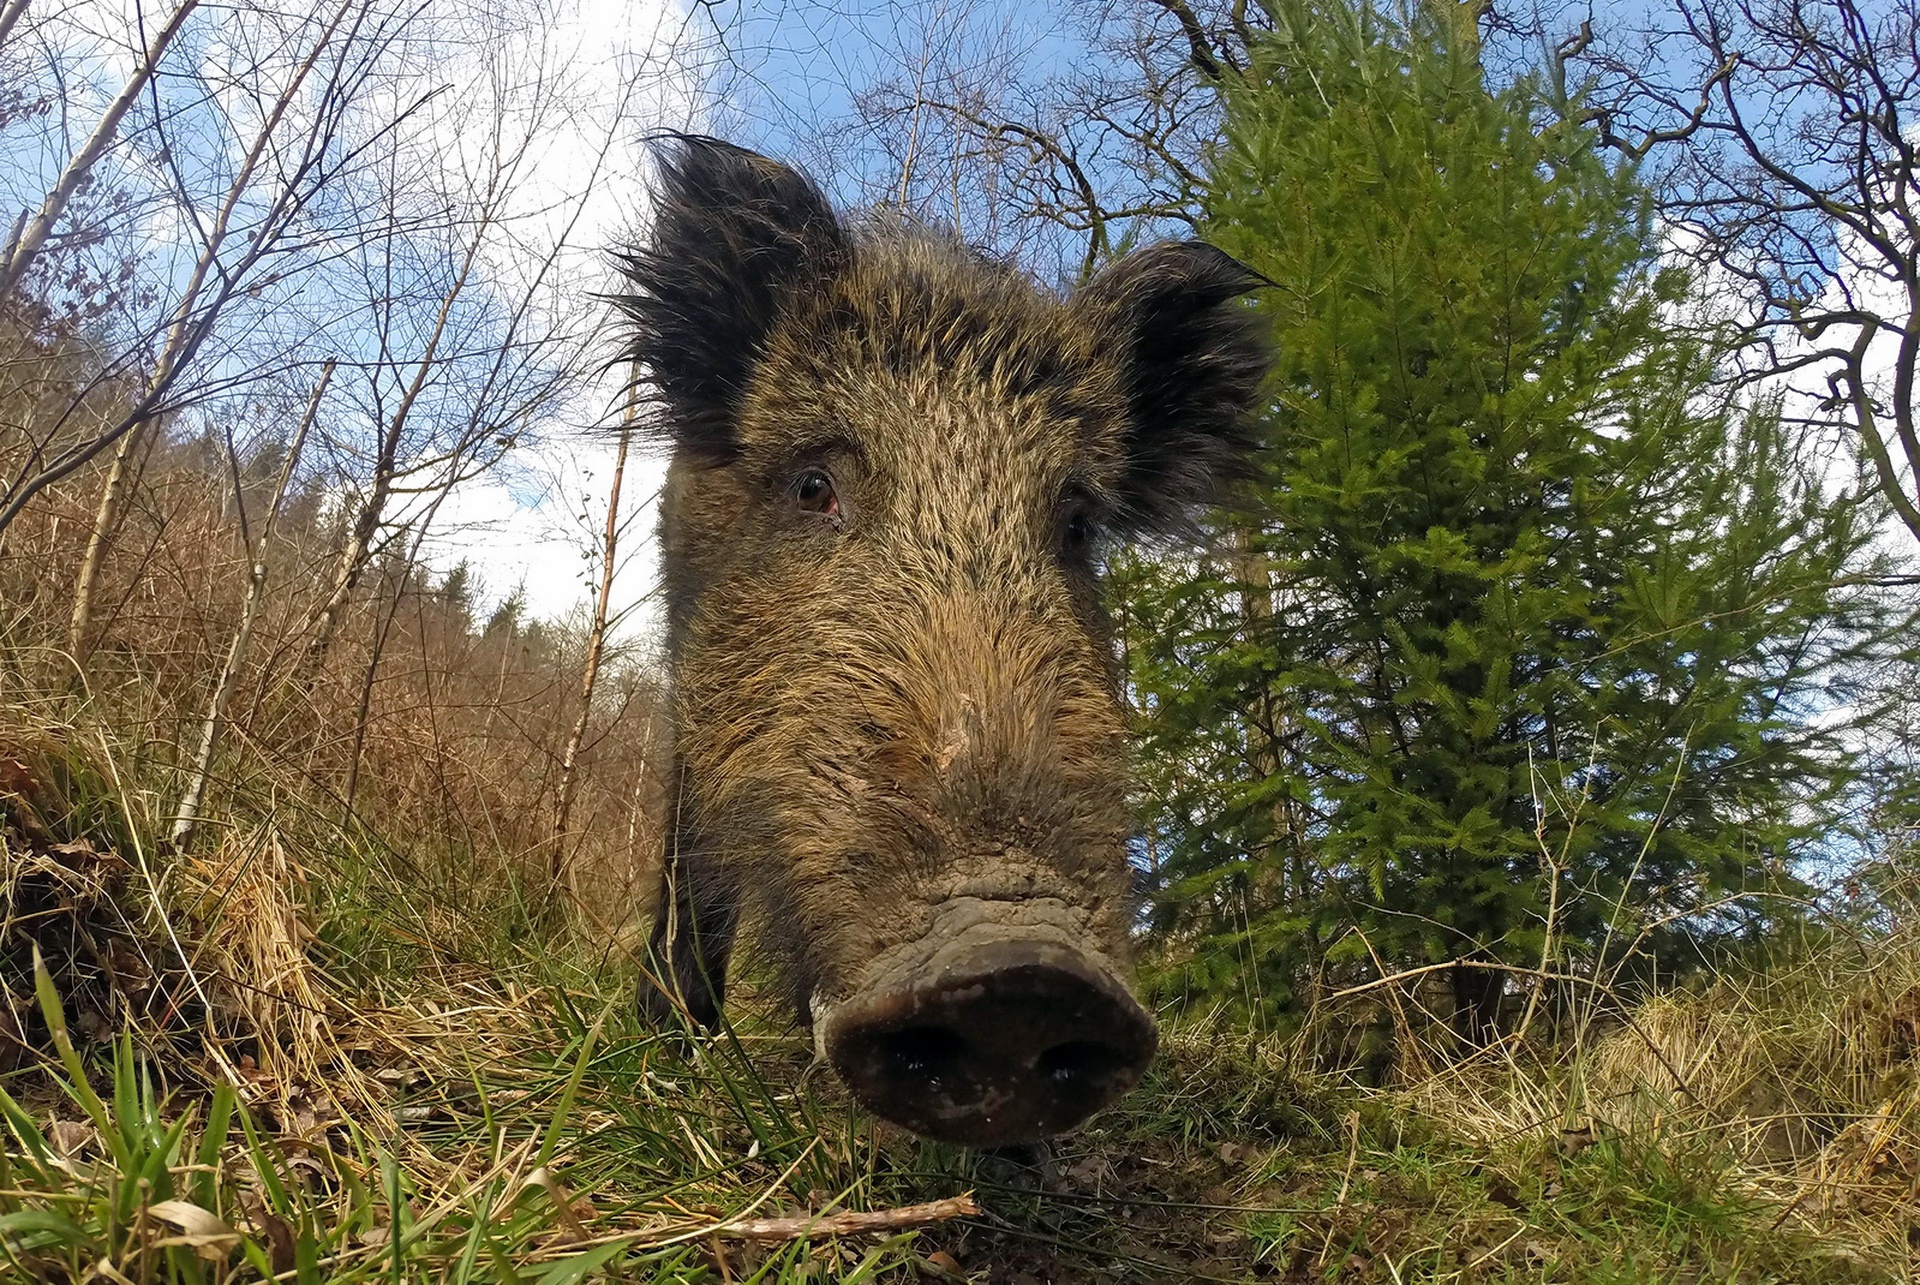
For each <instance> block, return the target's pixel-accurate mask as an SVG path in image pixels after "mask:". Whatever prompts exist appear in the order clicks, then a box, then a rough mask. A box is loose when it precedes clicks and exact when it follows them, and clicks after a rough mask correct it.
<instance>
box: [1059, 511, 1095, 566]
mask: <svg viewBox="0 0 1920 1285" xmlns="http://www.w3.org/2000/svg"><path fill="white" fill-rule="evenodd" d="M1092 541H1093V519H1092V518H1090V517H1088V516H1087V511H1086V510H1085V509H1083V508H1080V507H1078V506H1076V507H1074V508H1073V509H1070V510H1068V512H1067V520H1066V521H1065V522H1064V523H1062V524H1061V527H1060V549H1061V552H1063V553H1067V554H1071V555H1074V556H1079V555H1081V554H1084V553H1085V552H1086V550H1087V545H1088V544H1090V543H1091V542H1092Z"/></svg>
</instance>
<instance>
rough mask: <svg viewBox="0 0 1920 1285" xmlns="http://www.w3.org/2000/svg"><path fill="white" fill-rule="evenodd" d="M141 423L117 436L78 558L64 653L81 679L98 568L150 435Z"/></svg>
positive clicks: (89, 640) (90, 649)
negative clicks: (118, 447)
mask: <svg viewBox="0 0 1920 1285" xmlns="http://www.w3.org/2000/svg"><path fill="white" fill-rule="evenodd" d="M146 430H147V425H145V424H141V425H139V426H138V427H136V428H135V429H134V430H133V431H132V432H130V433H127V434H126V435H125V436H123V437H122V438H121V439H120V449H118V450H117V451H115V452H114V453H113V465H112V467H110V468H108V470H107V480H106V482H105V483H103V484H102V485H101V487H100V503H99V504H98V505H97V506H96V507H95V508H94V511H93V530H92V532H91V533H90V534H89V535H88V536H87V551H86V553H85V555H84V556H83V557H82V558H81V559H80V572H79V574H78V575H77V576H75V577H74V582H73V614H72V616H71V617H69V618H68V621H67V655H68V657H69V659H70V661H71V663H72V665H73V670H74V677H75V678H76V679H77V680H79V681H81V682H84V681H85V680H86V676H87V663H88V661H89V660H90V659H91V658H92V655H93V639H92V632H93V603H94V599H95V597H96V595H97V593H98V590H99V587H100V569H101V567H102V566H103V565H104V564H105V563H106V559H107V550H108V548H109V547H111V546H112V544H113V537H114V533H115V532H116V531H118V530H119V527H120V518H121V514H122V510H123V509H124V508H125V505H126V498H127V490H128V488H129V487H130V486H131V484H132V480H133V479H134V478H135V477H137V476H138V475H139V473H140V469H139V467H138V465H137V464H136V463H135V457H136V456H138V455H139V454H140V451H141V446H142V444H143V443H144V442H146V440H147V438H148V436H149V434H148V432H147V431H146Z"/></svg>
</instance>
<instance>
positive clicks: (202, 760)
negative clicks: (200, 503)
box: [169, 361, 333, 850]
mask: <svg viewBox="0 0 1920 1285" xmlns="http://www.w3.org/2000/svg"><path fill="white" fill-rule="evenodd" d="M332 378H333V363H332V362H331V361H329V362H328V363H327V364H326V365H325V366H322V367H321V368H320V382H319V383H317V384H315V385H314V388H313V395H312V396H311V397H309V398H308V399H307V408H306V410H305V412H304V413H302V414H301V416H300V424H299V427H297V428H296V429H294V433H293V442H292V443H291V444H290V445H289V446H288V447H287V458H286V460H285V461H283V462H282V463H281V465H280V476H279V477H278V478H276V479H275V480H274V484H273V498H272V499H271V500H269V501H268V505H267V516H266V518H265V520H264V521H262V523H261V524H260V541H259V544H258V545H257V546H256V547H254V548H252V549H249V550H248V551H247V552H248V554H249V555H250V556H249V562H250V563H251V567H250V570H249V572H248V575H247V596H246V599H245V600H244V601H243V602H242V604H241V607H240V623H239V624H238V625H237V626H235V628H234V631H233V641H232V642H231V643H229V644H228V646H227V659H226V662H225V663H224V664H222V665H221V667H220V677H219V678H218V679H217V680H216V681H215V682H214V685H213V697H212V699H211V700H209V701H208V702H207V716H206V718H204V719H203V720H201V723H200V748H199V751H198V752H197V753H196V754H195V755H194V760H193V770H192V772H191V773H190V774H189V775H188V777H187V788H186V789H185V790H184V791H182V793H181V795H180V806H179V807H178V808H176V809H175V811H174V818H173V831H172V834H171V835H170V836H169V837H170V838H171V840H172V842H173V846H174V848H175V849H176V850H179V849H184V848H185V847H186V846H187V845H188V844H189V843H191V842H193V832H194V827H195V826H196V825H197V824H198V823H199V819H200V805H201V803H202V802H203V801H204V800H205V798H206V793H207V782H208V781H209V780H210V779H211V778H212V776H213V755H214V751H215V749H217V748H218V746H219V743H220V733H221V730H222V727H223V725H224V723H225V722H226V716H227V705H228V703H229V702H231V701H232V700H233V693H234V691H235V690H236V689H237V688H238V687H239V685H240V669H241V666H243V665H244V664H246V660H247V649H248V647H249V645H250V644H251V643H252V641H253V625H254V621H255V620H256V619H258V618H259V614H260V603H261V600H262V599H263V598H265V596H266V587H267V550H268V548H269V547H271V545H272V543H273V528H274V524H275V521H276V520H277V519H278V518H279V516H280V503H281V501H282V500H283V499H284V498H285V496H286V494H287V485H288V483H289V482H291V481H292V479H293V470H294V468H295V467H296V466H297V464H298V463H299V460H300V449H301V447H303V446H305V445H306V441H307V430H308V429H310V428H312V427H313V419H314V416H315V415H316V414H317V413H318V412H319V410H320V399H321V398H322V397H324V396H325V395H326V391H327V382H328V381H329V380H331V379H332ZM236 499H237V495H236Z"/></svg>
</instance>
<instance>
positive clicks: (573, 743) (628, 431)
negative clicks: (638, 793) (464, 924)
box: [548, 369, 641, 889]
mask: <svg viewBox="0 0 1920 1285" xmlns="http://www.w3.org/2000/svg"><path fill="white" fill-rule="evenodd" d="M628 382H629V385H630V387H629V388H628V390H627V409H626V413H625V419H624V422H623V423H622V424H621V426H620V445H619V448H618V450H617V452H616V453H615V455H614V457H613V481H612V483H611V484H610V485H609V487H608V490H607V525H606V529H605V531H604V532H603V533H602V535H601V540H600V586H599V591H598V592H597V593H596V594H595V595H594V601H593V624H592V625H591V626H590V627H589V629H588V632H587V657H586V661H585V662H584V663H583V664H582V665H581V667H580V710H579V713H578V715H577V716H576V717H575V718H574V720H573V729H572V730H571V731H569V732H568V733H567V744H566V748H565V749H564V750H563V751H561V755H560V782H559V786H558V788H557V791H556V793H557V795H558V797H557V799H556V801H555V804H554V817H553V852H552V856H551V858H550V860H549V869H548V875H549V881H550V883H551V884H552V886H553V887H554V888H555V889H558V888H561V887H564V886H565V883H566V872H567V838H568V832H567V826H568V823H569V822H570V820H571V819H572V816H573V796H574V792H575V787H576V785H577V783H578V782H577V778H576V776H575V769H576V768H577V767H578V766H579V761H580V747H581V745H582V743H583V742H585V740H586V737H587V724H588V723H589V722H591V721H592V719H593V690H594V688H595V686H597V685H598V683H599V681H600V665H601V661H602V660H603V659H604V657H605V655H606V648H607V634H608V632H609V630H610V629H611V628H612V627H613V626H614V625H615V624H617V623H618V621H617V620H616V619H615V617H614V614H613V612H612V604H613V578H614V574H615V572H616V571H617V570H618V569H619V565H620V564H619V552H620V491H621V488H622V487H623V486H624V485H625V481H626V473H627V451H628V448H629V447H630V446H632V444H633V423H634V419H635V418H636V416H637V415H638V413H639V409H640V387H641V385H640V372H639V371H638V370H637V369H630V370H629V371H628Z"/></svg>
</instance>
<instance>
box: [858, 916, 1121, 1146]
mask: <svg viewBox="0 0 1920 1285" xmlns="http://www.w3.org/2000/svg"><path fill="white" fill-rule="evenodd" d="M823 1033H824V1035H825V1038H826V1046H827V1053H828V1056H829V1057H830V1058H831V1060H832V1062H833V1067H834V1070H835V1071H836V1072H837V1073H838V1074H839V1076H840V1078H841V1079H842V1080H843V1081H845V1083H846V1085H847V1087H848V1088H849V1089H851V1090H852V1091H853V1094H854V1096H855V1097H857V1098H858V1099H860V1101H861V1102H862V1103H863V1104H864V1105H865V1106H867V1107H868V1108H869V1109H870V1110H872V1111H873V1112H874V1113H875V1114H877V1115H880V1116H883V1117H885V1118H887V1119H889V1120H892V1121H894V1122H895V1123H897V1124H903V1125H905V1126H906V1127H907V1128H909V1129H912V1130H913V1131H914V1132H916V1133H921V1134H925V1135H926V1136H928V1137H933V1138H940V1139H943V1140H945V1141H948V1142H963V1143H969V1144H972V1145H974V1146H998V1145H1003V1144H1006V1143H1014V1142H1031V1141H1034V1140H1035V1139H1038V1138H1044V1137H1048V1136H1051V1135H1052V1134H1056V1133H1060V1132H1062V1131H1064V1130H1066V1129H1071V1128H1072V1127H1073V1126H1075V1125H1077V1124H1079V1123H1080V1122H1081V1121H1082V1120H1085V1119H1086V1118H1087V1117H1088V1116H1089V1115H1092V1114H1093V1113H1094V1112H1095V1111H1097V1110H1099V1109H1100V1108H1101V1107H1102V1106H1105V1105H1106V1104H1107V1103H1108V1102H1111V1101H1112V1100H1113V1099H1114V1098H1116V1097H1118V1096H1120V1095H1121V1094H1122V1093H1125V1092H1126V1091H1127V1090H1128V1089H1130V1088H1132V1087H1133V1085H1134V1084H1135V1082H1137V1081H1138V1080H1139V1078H1140V1074H1141V1072H1142V1071H1143V1070H1145V1068H1146V1065H1147V1062H1148V1061H1149V1060H1150V1059H1151V1058H1152V1056H1153V1050H1154V1045H1155V1043H1156V1039H1155V1034H1154V1028H1153V1019H1152V1018H1151V1017H1150V1016H1148V1015H1147V1012H1146V1010H1144V1009H1142V1008H1141V1007H1140V1005H1139V1004H1137V1003H1136V1002H1134V999H1133V997H1132V996H1131V995H1128V994H1127V992H1126V988H1125V987H1123V986H1121V985H1120V983H1119V982H1118V981H1117V980H1116V979H1115V978H1113V977H1112V976H1111V975H1110V974H1109V973H1108V972H1107V971H1106V970H1105V969H1104V968H1101V967H1099V966H1098V965H1096V964H1094V963H1093V962H1092V961H1091V960H1089V959H1088V958H1087V957H1086V956H1084V955H1082V954H1081V953H1080V952H1078V951H1075V950H1072V949H1070V948H1067V947H1064V946H1060V945H1057V944H1054V943H1043V942H1034V941H1022V940H1018V939H1013V940H1008V939H1001V940H997V941H992V942H989V943H986V944H984V945H978V946H972V947H967V948H963V949H958V950H954V951H949V952H942V953H941V954H940V955H939V956H938V957H937V960H936V963H935V964H934V965H933V966H931V967H927V968H925V969H924V970H923V971H922V972H921V973H920V974H919V975H918V976H915V977H907V978H902V979H900V980H899V981H898V982H896V983H895V984H893V985H886V986H881V987H878V988H875V989H873V990H870V991H867V992H865V993H863V994H858V995H855V996H853V997H852V998H851V999H849V1000H847V1001H846V1002H845V1003H844V1004H842V1005H841V1006H840V1007H839V1008H837V1009H836V1010H834V1012H833V1014H832V1016H831V1017H830V1018H829V1019H828V1021H827V1025H826V1027H825V1028H824V1032H823Z"/></svg>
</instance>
